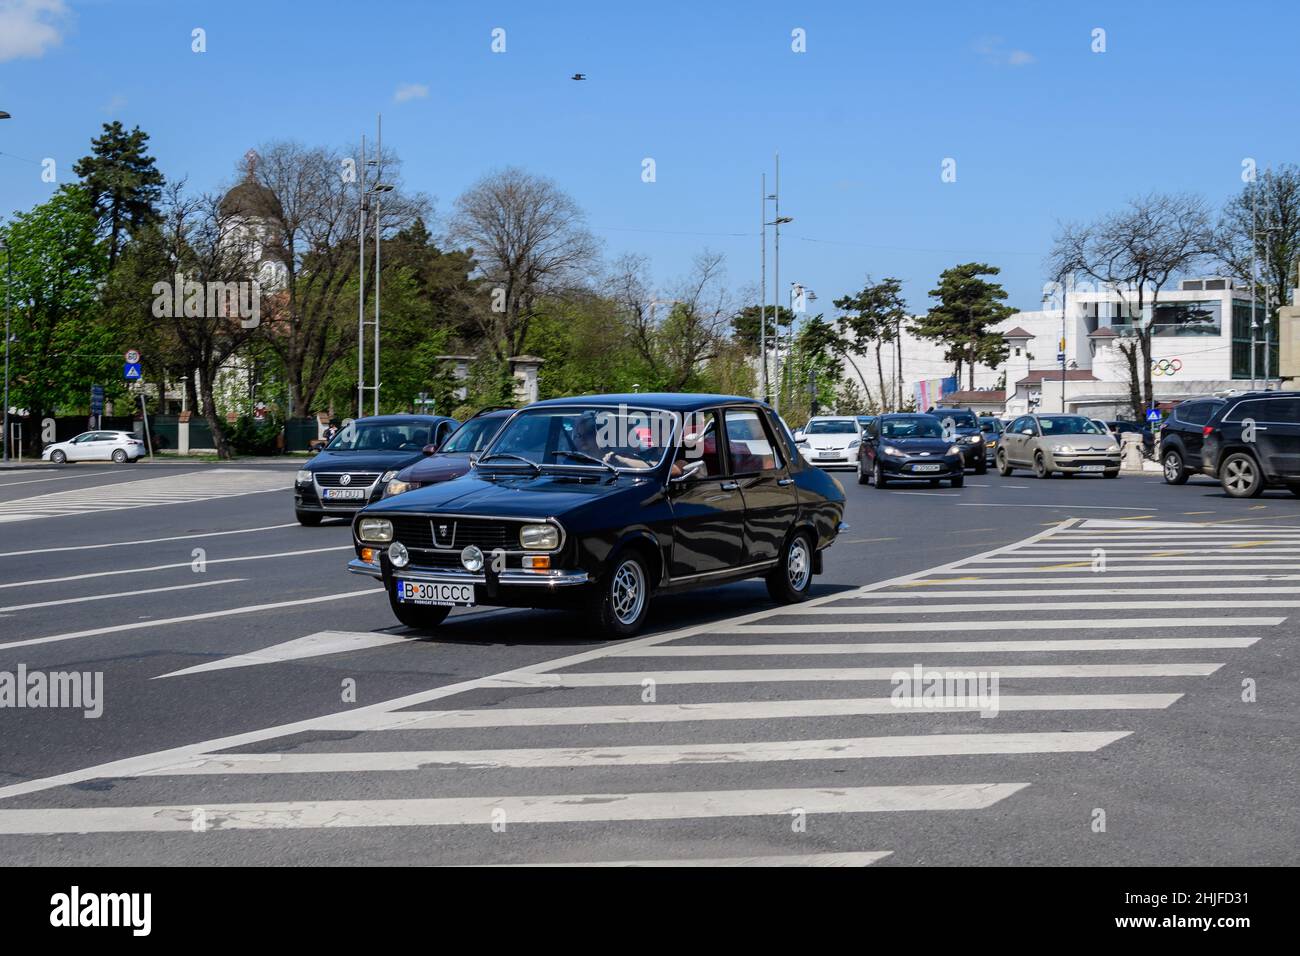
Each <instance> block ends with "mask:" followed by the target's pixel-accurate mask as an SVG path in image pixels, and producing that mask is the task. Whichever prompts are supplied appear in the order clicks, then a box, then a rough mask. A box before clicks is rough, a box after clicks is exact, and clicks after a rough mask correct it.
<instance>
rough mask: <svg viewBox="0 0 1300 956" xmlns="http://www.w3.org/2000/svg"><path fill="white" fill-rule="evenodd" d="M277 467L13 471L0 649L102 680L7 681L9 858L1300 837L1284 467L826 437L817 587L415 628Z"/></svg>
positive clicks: (1204, 848)
mask: <svg viewBox="0 0 1300 956" xmlns="http://www.w3.org/2000/svg"><path fill="white" fill-rule="evenodd" d="M293 470H294V466H293V465H286V466H281V465H262V464H257V465H251V464H250V465H240V464H233V465H162V464H158V465H152V464H140V465H135V466H125V467H117V468H115V467H110V466H93V465H78V466H71V467H67V468H64V469H62V470H24V471H9V472H3V473H0V674H3V673H5V672H8V673H11V674H17V673H18V670H19V668H20V667H23V668H25V669H26V672H27V673H29V674H30V673H32V672H53V671H77V672H86V673H90V674H95V673H98V674H102V681H103V701H102V708H103V709H102V715H100V716H98V717H87V716H85V714H84V712H83V711H82V710H80V709H71V708H65V709H49V708H45V709H39V708H22V709H18V708H13V707H7V708H4V709H0V857H3V858H4V859H5V860H6V861H7V862H9V863H13V864H43V865H54V864H99V863H120V864H128V865H129V864H234V863H242V864H359V863H376V864H382V863H423V864H526V863H537V864H540V863H610V864H618V863H654V862H661V861H663V862H668V861H671V862H678V863H683V862H694V863H736V864H740V863H747V862H749V863H752V862H769V861H776V862H788V863H810V864H821V865H861V864H868V863H870V864H874V865H877V866H891V865H915V864H958V865H971V864H976V865H988V864H995V865H996V864H1019V865H1050V864H1080V865H1085V864H1086V865H1095V864H1100V865H1127V864H1160V865H1181V864H1245V865H1259V864H1282V863H1290V864H1295V863H1296V862H1297V858H1298V856H1300V853H1298V851H1297V849H1296V846H1297V842H1296V840H1295V834H1296V833H1297V832H1300V811H1298V810H1297V806H1296V801H1295V799H1294V782H1295V780H1296V779H1297V776H1298V773H1297V762H1298V761H1300V755H1297V752H1296V748H1295V746H1294V741H1295V740H1296V739H1298V738H1300V668H1298V667H1297V662H1298V660H1300V647H1298V646H1297V641H1296V637H1297V633H1298V632H1297V628H1296V624H1295V622H1296V619H1297V609H1300V500H1297V499H1295V498H1293V497H1292V496H1291V495H1289V494H1286V493H1281V494H1278V493H1274V492H1270V493H1268V494H1267V495H1266V496H1265V497H1264V498H1261V499H1258V500H1254V501H1237V500H1232V499H1228V498H1226V497H1225V496H1224V495H1223V494H1222V492H1221V491H1220V490H1219V488H1218V486H1217V485H1215V484H1212V483H1210V482H1208V481H1202V480H1200V479H1193V480H1192V481H1191V482H1190V483H1189V484H1188V485H1186V486H1184V487H1179V488H1171V487H1166V486H1165V485H1164V484H1163V483H1162V482H1160V480H1159V478H1158V476H1131V475H1126V476H1124V477H1122V478H1120V479H1119V480H1116V481H1104V480H1101V479H1083V478H1080V479H1073V480H1064V479H1062V478H1059V477H1058V478H1055V479H1052V480H1049V481H1036V480H1034V479H1033V478H1032V477H1029V476H1021V475H1015V476H1013V477H1011V478H1001V477H999V476H998V475H996V474H995V473H990V474H988V475H987V476H974V475H971V476H968V479H967V485H966V487H965V488H963V489H957V490H954V489H949V488H947V487H943V488H938V489H932V488H930V487H928V486H926V485H921V486H917V487H915V488H906V487H899V488H893V487H891V488H890V489H887V490H884V491H877V490H876V489H874V488H871V487H861V486H858V485H857V484H856V483H854V481H853V478H852V476H851V475H845V476H844V477H843V478H842V480H843V482H844V484H845V488H846V491H847V494H848V499H849V504H848V509H847V515H846V520H847V521H848V523H849V524H850V526H851V530H850V531H849V532H848V533H847V534H846V535H845V536H843V538H842V540H841V541H840V542H839V543H837V545H836V546H835V548H833V549H832V550H831V551H830V552H828V555H827V560H826V573H825V574H824V575H823V576H821V577H819V578H818V579H817V582H816V584H815V591H814V593H815V597H814V599H813V600H812V601H810V602H808V603H806V604H802V605H799V606H795V607H784V608H778V607H774V606H772V605H771V604H770V602H769V601H768V600H767V597H766V593H765V591H764V589H763V586H762V584H761V582H748V583H745V584H741V585H733V586H730V587H725V588H717V589H712V590H708V591H701V592H696V593H694V594H690V595H685V596H680V597H674V598H668V599H663V600H661V601H659V602H658V603H657V604H656V606H655V608H654V610H653V616H652V618H651V621H650V626H649V628H648V629H647V631H646V632H645V633H644V634H643V635H642V636H640V637H638V638H637V639H635V640H632V641H627V642H622V643H608V642H599V641H593V640H589V639H586V638H583V637H582V636H580V635H579V634H578V633H577V632H576V630H575V621H574V620H573V619H571V618H569V617H568V616H566V615H564V614H558V613H542V612H527V611H503V610H470V611H465V612H458V613H456V614H455V615H454V616H453V617H452V618H451V619H450V621H449V622H448V624H447V625H446V626H444V628H443V629H442V630H440V632H439V633H438V634H437V636H436V637H434V638H426V637H422V636H420V635H417V634H414V633H413V632H410V631H407V630H406V629H405V628H403V627H401V626H400V625H397V624H396V623H395V621H394V620H393V619H392V618H391V616H390V614H389V612H388V608H387V604H386V601H385V599H384V596H383V594H382V593H381V591H380V590H379V589H378V587H377V586H375V585H373V584H372V583H371V582H368V581H365V580H363V579H359V578H356V577H352V576H349V575H347V574H346V573H345V572H344V570H343V565H344V562H345V561H346V559H347V557H348V553H349V550H350V546H349V535H348V529H347V525H346V524H345V523H342V522H327V523H326V524H325V525H323V526H321V527H319V528H301V527H299V526H298V525H297V524H296V523H294V522H293V514H292V507H291V501H290V492H289V484H290V482H291V480H292V472H293ZM1102 562H1104V566H1103V565H1102ZM918 665H919V666H920V667H922V668H923V675H927V676H928V675H929V674H930V673H932V672H939V673H940V674H941V675H942V674H945V673H950V672H952V671H954V670H957V671H963V672H966V671H973V672H976V673H979V674H983V675H987V676H988V679H989V680H992V679H994V678H996V680H997V682H998V683H997V688H996V689H997V695H996V697H994V698H991V700H994V701H996V714H993V713H991V712H987V711H990V710H991V708H989V707H985V710H986V712H987V713H986V714H984V715H982V714H981V713H979V712H978V711H977V709H972V708H971V707H965V708H959V707H957V706H930V705H929V704H927V703H926V702H925V701H921V702H919V703H918V704H917V705H916V706H913V707H899V706H897V705H896V702H895V701H893V700H891V693H892V692H893V690H894V684H893V683H891V678H892V677H893V676H894V675H896V674H897V673H898V672H900V671H903V672H907V673H911V672H912V669H913V668H914V667H915V666H918ZM1243 697H1246V698H1251V697H1253V699H1249V700H1244V699H1243ZM931 703H933V702H931Z"/></svg>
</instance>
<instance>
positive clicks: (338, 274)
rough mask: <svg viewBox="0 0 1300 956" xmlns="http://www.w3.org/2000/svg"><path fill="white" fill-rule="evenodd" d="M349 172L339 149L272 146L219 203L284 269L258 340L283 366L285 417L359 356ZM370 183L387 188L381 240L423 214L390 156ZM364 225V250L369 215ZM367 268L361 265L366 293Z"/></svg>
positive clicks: (424, 201)
mask: <svg viewBox="0 0 1300 956" xmlns="http://www.w3.org/2000/svg"><path fill="white" fill-rule="evenodd" d="M355 170H356V161H355V159H354V158H352V157H349V156H348V155H346V154H344V153H341V152H336V151H334V150H330V149H325V148H321V147H312V148H308V147H305V146H302V145H301V144H299V143H294V142H276V143H271V144H268V145H266V146H264V147H263V148H262V149H261V150H260V151H259V152H258V153H256V154H250V156H249V157H248V162H247V164H246V166H245V171H244V176H243V179H242V180H241V181H240V182H239V183H238V184H236V186H235V187H234V188H233V189H232V190H231V191H230V192H228V193H227V194H226V197H225V200H224V201H223V205H224V207H225V210H226V213H227V215H228V217H229V218H231V219H234V220H236V224H237V227H238V228H241V229H242V230H243V231H244V232H245V233H246V234H247V236H248V240H249V241H250V242H255V243H257V244H260V246H261V250H260V253H261V255H264V256H266V257H267V259H268V260H270V261H273V262H277V263H279V265H280V266H281V267H282V269H283V273H282V282H281V283H280V284H279V288H280V290H281V292H282V300H281V302H280V303H279V305H280V307H279V308H278V309H277V312H276V315H275V316H274V318H273V320H272V321H268V322H264V323H263V324H262V327H261V337H262V338H264V339H265V341H266V342H267V343H268V344H269V345H270V347H271V349H272V350H273V351H274V352H275V353H276V355H277V356H278V357H279V359H280V362H281V364H282V365H283V367H284V373H285V377H286V379H287V384H288V387H289V398H290V405H291V411H290V414H291V415H295V416H305V415H308V414H310V412H311V410H312V403H313V402H314V400H315V398H316V393H317V392H318V391H319V390H320V387H321V385H322V383H323V382H324V380H325V376H326V374H327V373H328V372H329V370H330V368H331V367H332V366H333V365H334V364H335V363H336V362H338V361H340V360H342V359H343V358H345V357H346V356H348V355H350V354H352V353H354V352H355V350H356V344H357V298H356V297H357V295H358V287H357V259H358V256H357V239H358V231H359V227H360V215H359V209H360V203H361V197H360V196H359V195H358V193H359V190H358V187H357V183H356V178H355ZM377 177H378V178H377V181H379V182H382V183H385V184H387V185H391V186H393V187H394V189H393V190H392V191H391V192H386V193H384V194H383V198H382V202H383V206H382V211H383V216H382V218H381V220H380V223H381V226H382V232H381V238H382V237H384V236H392V235H393V234H395V233H397V232H400V231H401V230H403V229H405V228H407V227H408V226H410V225H411V224H412V223H413V222H414V221H415V220H416V219H417V218H419V217H421V216H424V215H426V214H427V213H428V210H429V207H430V205H431V203H430V201H429V200H428V198H427V197H425V196H423V195H420V194H414V195H407V194H404V193H403V192H402V191H401V189H400V162H399V161H398V159H397V158H396V156H394V155H393V154H391V153H387V152H386V153H385V154H384V155H383V156H381V157H379V163H378V166H377ZM366 228H367V231H368V232H369V235H367V237H366V240H367V247H368V248H370V247H371V246H370V244H371V243H372V242H373V241H374V232H373V229H374V220H373V218H372V217H371V216H368V217H367V226H366ZM381 261H382V260H381ZM371 271H372V270H371V268H370V266H369V265H368V266H367V278H368V287H369V288H373V276H372V275H371ZM264 279H265V277H264ZM274 288H275V286H273V289H274ZM362 294H363V295H364V294H365V293H364V292H363V293H362Z"/></svg>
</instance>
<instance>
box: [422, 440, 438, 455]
mask: <svg viewBox="0 0 1300 956" xmlns="http://www.w3.org/2000/svg"><path fill="white" fill-rule="evenodd" d="M420 450H421V451H422V452H424V454H426V455H432V454H434V453H435V452H437V450H438V446H437V445H435V444H432V443H430V444H428V445H425V446H424V447H423V448H421V449H420Z"/></svg>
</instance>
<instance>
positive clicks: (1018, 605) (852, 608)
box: [786, 591, 1300, 617]
mask: <svg viewBox="0 0 1300 956" xmlns="http://www.w3.org/2000/svg"><path fill="white" fill-rule="evenodd" d="M1146 593H1148V594H1149V593H1150V592H1149V591H1148V592H1146ZM912 594H913V595H916V594H924V595H925V596H926V597H934V595H933V594H931V593H930V592H928V591H913V592H912ZM901 596H902V595H900V597H901ZM972 597H975V595H972ZM978 597H980V598H983V597H987V595H986V594H983V593H981V594H980V595H978ZM1184 607H1188V608H1192V607H1212V608H1218V609H1220V610H1225V609H1227V608H1239V607H1243V608H1244V607H1300V601H1223V600H1218V601H1052V602H1051V603H1050V604H1049V603H1043V604H1040V605H1032V604H1028V603H1026V602H1025V601H1016V602H1009V603H1005V604H992V603H983V602H977V603H971V602H970V601H966V602H964V603H962V604H909V605H906V606H904V605H898V604H842V605H838V606H836V605H830V606H826V607H815V608H809V609H808V610H807V611H801V610H799V606H798V605H793V606H791V607H788V608H786V614H787V615H793V616H796V617H797V616H799V615H801V614H808V615H813V614H817V615H822V614H825V615H836V614H964V613H970V612H978V613H983V612H984V611H1044V612H1055V611H1128V610H1133V611H1142V610H1150V611H1156V610H1160V611H1176V610H1178V609H1179V608H1184Z"/></svg>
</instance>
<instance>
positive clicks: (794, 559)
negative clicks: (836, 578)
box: [785, 535, 812, 591]
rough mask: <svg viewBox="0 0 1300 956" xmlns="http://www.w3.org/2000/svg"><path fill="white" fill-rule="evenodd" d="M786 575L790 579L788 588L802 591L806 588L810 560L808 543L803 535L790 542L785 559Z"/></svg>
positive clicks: (809, 572) (810, 572) (810, 571)
mask: <svg viewBox="0 0 1300 956" xmlns="http://www.w3.org/2000/svg"><path fill="white" fill-rule="evenodd" d="M785 566H786V574H787V576H788V577H789V578H790V587H791V588H792V589H793V590H795V591H802V590H803V589H804V588H806V587H807V586H808V577H809V575H811V574H812V560H811V555H810V554H809V553H808V542H807V541H805V540H804V538H803V535H795V538H794V540H793V541H791V542H790V553H789V554H788V555H787V557H786V562H785Z"/></svg>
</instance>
